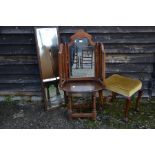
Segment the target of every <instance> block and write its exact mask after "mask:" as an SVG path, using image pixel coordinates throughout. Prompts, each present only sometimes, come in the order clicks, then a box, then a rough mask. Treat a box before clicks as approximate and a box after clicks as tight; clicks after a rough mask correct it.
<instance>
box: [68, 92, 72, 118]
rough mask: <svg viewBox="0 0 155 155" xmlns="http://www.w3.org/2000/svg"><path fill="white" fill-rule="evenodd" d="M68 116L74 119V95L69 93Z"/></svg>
mask: <svg viewBox="0 0 155 155" xmlns="http://www.w3.org/2000/svg"><path fill="white" fill-rule="evenodd" d="M68 118H69V120H71V119H72V96H71V95H70V94H69V95H68Z"/></svg>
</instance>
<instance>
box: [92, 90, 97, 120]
mask: <svg viewBox="0 0 155 155" xmlns="http://www.w3.org/2000/svg"><path fill="white" fill-rule="evenodd" d="M96 115H97V114H96V93H93V118H92V119H93V120H96Z"/></svg>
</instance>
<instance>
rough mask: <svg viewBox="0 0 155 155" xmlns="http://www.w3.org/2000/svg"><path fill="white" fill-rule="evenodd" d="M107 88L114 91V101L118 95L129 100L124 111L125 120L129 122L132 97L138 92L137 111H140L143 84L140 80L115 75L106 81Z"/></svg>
mask: <svg viewBox="0 0 155 155" xmlns="http://www.w3.org/2000/svg"><path fill="white" fill-rule="evenodd" d="M105 86H106V89H107V90H110V91H112V100H113V99H115V98H116V94H120V95H123V96H125V97H126V98H127V99H126V105H125V111H124V120H125V121H128V110H129V106H130V103H131V96H132V95H133V94H135V93H136V92H138V97H137V100H136V110H139V104H140V99H141V96H142V90H141V88H142V82H141V81H140V80H135V79H131V78H128V77H124V76H121V75H118V74H114V75H112V76H110V77H109V78H107V79H106V80H105Z"/></svg>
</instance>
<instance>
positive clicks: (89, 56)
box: [70, 38, 95, 78]
mask: <svg viewBox="0 0 155 155" xmlns="http://www.w3.org/2000/svg"><path fill="white" fill-rule="evenodd" d="M94 76H95V57H94V46H90V45H89V41H88V39H87V38H83V39H76V40H75V41H74V44H73V45H72V46H70V77H71V78H81V77H94Z"/></svg>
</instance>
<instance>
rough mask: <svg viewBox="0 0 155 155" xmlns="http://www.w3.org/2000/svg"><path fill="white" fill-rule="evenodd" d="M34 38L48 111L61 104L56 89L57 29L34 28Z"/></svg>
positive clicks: (57, 79) (45, 104) (59, 94)
mask: <svg viewBox="0 0 155 155" xmlns="http://www.w3.org/2000/svg"><path fill="white" fill-rule="evenodd" d="M35 38H36V45H37V55H38V62H39V69H40V75H41V80H42V93H43V99H44V106H45V109H46V110H48V109H51V108H54V107H57V106H59V105H60V104H61V103H62V102H63V101H62V95H61V93H60V91H59V88H58V82H59V77H58V51H59V36H58V29H57V28H56V27H46V28H43V27H41V28H35Z"/></svg>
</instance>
